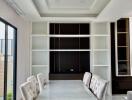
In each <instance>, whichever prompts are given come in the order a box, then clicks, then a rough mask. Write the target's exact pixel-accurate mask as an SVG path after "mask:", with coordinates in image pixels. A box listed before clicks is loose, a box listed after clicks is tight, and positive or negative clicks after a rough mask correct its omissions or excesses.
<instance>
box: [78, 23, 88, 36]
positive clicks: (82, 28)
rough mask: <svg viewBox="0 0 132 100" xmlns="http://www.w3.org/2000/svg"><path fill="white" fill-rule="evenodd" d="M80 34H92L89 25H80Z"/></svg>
mask: <svg viewBox="0 0 132 100" xmlns="http://www.w3.org/2000/svg"><path fill="white" fill-rule="evenodd" d="M80 34H87V35H88V34H90V27H89V24H87V23H86V24H80Z"/></svg>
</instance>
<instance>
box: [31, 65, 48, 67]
mask: <svg viewBox="0 0 132 100" xmlns="http://www.w3.org/2000/svg"><path fill="white" fill-rule="evenodd" d="M32 67H48V65H32Z"/></svg>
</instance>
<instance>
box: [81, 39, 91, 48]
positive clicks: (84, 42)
mask: <svg viewBox="0 0 132 100" xmlns="http://www.w3.org/2000/svg"><path fill="white" fill-rule="evenodd" d="M89 48H90V42H89V37H87V38H80V49H89Z"/></svg>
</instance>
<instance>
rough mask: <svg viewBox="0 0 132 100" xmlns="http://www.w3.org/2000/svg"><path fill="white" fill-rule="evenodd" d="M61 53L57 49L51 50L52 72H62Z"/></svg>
mask: <svg viewBox="0 0 132 100" xmlns="http://www.w3.org/2000/svg"><path fill="white" fill-rule="evenodd" d="M59 62H60V54H59V52H56V51H51V52H50V73H59V72H60V65H59Z"/></svg>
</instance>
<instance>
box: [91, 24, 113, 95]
mask: <svg viewBox="0 0 132 100" xmlns="http://www.w3.org/2000/svg"><path fill="white" fill-rule="evenodd" d="M91 36H92V37H91V72H92V73H95V74H97V75H99V76H101V77H102V78H104V79H105V80H108V81H109V82H110V81H111V65H110V62H111V61H110V24H109V23H104V22H100V23H91ZM107 94H108V95H111V83H109V86H108V92H107Z"/></svg>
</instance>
